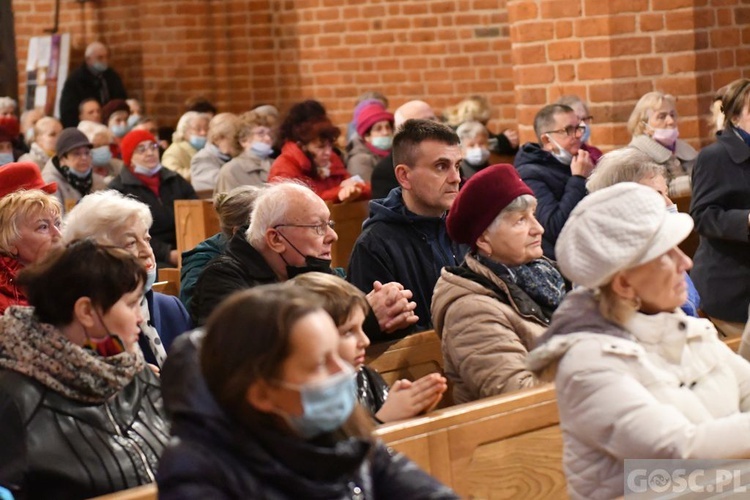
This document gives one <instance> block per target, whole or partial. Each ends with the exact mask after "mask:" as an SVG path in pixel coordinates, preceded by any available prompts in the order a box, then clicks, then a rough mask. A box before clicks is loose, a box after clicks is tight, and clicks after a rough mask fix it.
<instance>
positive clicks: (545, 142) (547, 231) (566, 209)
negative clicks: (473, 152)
mask: <svg viewBox="0 0 750 500" xmlns="http://www.w3.org/2000/svg"><path fill="white" fill-rule="evenodd" d="M584 131H585V127H584V126H583V125H581V124H580V122H579V120H578V117H577V116H576V114H575V112H574V111H573V110H572V109H571V108H570V107H569V106H565V105H562V104H549V105H547V106H545V107H543V108H542V109H540V110H539V112H538V113H537V114H536V116H535V117H534V132H535V133H536V136H537V139H538V140H539V143H531V142H529V143H526V144H524V145H523V146H522V147H521V150H520V151H519V152H518V154H517V155H516V160H515V167H516V169H517V170H518V173H519V175H520V176H521V179H523V181H524V182H525V183H526V184H527V185H528V186H529V187H530V188H531V189H532V190H533V191H534V196H535V197H536V199H537V208H536V218H537V220H539V222H540V223H541V224H542V227H544V236H543V237H542V249H543V250H544V255H545V257H547V258H550V259H552V260H555V242H556V241H557V236H558V235H559V234H560V231H561V230H562V227H563V225H565V222H566V221H567V220H568V216H569V215H570V212H572V211H573V208H575V206H576V205H577V204H578V202H579V201H581V200H582V199H583V197H584V196H586V179H587V178H588V177H589V175H591V172H592V171H593V170H594V163H593V162H592V161H591V157H590V156H589V153H588V152H586V151H584V150H583V149H581V137H582V136H583V133H584Z"/></svg>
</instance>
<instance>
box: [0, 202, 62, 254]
mask: <svg viewBox="0 0 750 500" xmlns="http://www.w3.org/2000/svg"><path fill="white" fill-rule="evenodd" d="M45 211H46V212H51V213H52V215H54V216H55V217H59V216H60V214H61V213H62V206H61V205H60V202H59V201H58V200H57V198H55V197H54V196H51V195H49V194H47V193H45V192H44V191H41V190H39V189H30V190H28V191H27V190H24V189H22V190H20V191H15V192H13V193H10V194H7V195H5V196H3V197H2V198H0V253H3V254H5V255H9V256H13V252H12V250H11V247H12V246H14V244H15V243H16V241H18V239H19V238H20V237H21V232H20V231H19V229H18V226H19V223H20V222H21V221H22V220H25V219H26V218H28V217H30V216H32V215H33V214H37V213H41V212H45Z"/></svg>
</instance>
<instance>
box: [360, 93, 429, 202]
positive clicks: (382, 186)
mask: <svg viewBox="0 0 750 500" xmlns="http://www.w3.org/2000/svg"><path fill="white" fill-rule="evenodd" d="M393 118H394V120H393V130H394V131H395V132H398V129H399V128H401V125H403V124H404V122H405V121H406V120H433V121H435V120H437V117H436V116H435V112H434V111H433V110H432V107H431V106H430V105H429V104H427V103H426V102H424V101H418V100H417V101H409V102H406V103H404V104H402V105H401V107H399V108H398V109H397V110H396V112H395V113H394V114H393ZM371 182H372V198H373V199H374V200H377V199H379V198H385V197H386V196H388V193H390V192H391V189H393V188H397V187H399V184H398V181H397V180H396V172H395V166H394V165H393V152H391V154H389V155H388V156H386V157H385V158H383V159H382V160H380V162H379V163H378V164H377V165H375V168H374V169H373V171H372V180H371Z"/></svg>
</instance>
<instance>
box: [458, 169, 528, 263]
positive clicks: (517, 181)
mask: <svg viewBox="0 0 750 500" xmlns="http://www.w3.org/2000/svg"><path fill="white" fill-rule="evenodd" d="M524 194H530V195H532V196H533V195H534V192H533V191H532V190H531V188H529V186H527V185H526V183H524V182H523V181H522V180H521V178H520V177H519V176H518V172H516V169H515V168H514V167H513V165H508V164H505V163H503V164H499V165H492V166H490V167H487V168H485V169H482V170H480V171H479V172H477V173H476V174H474V175H472V176H471V178H470V179H469V180H468V181H467V182H466V184H464V187H463V188H461V191H459V193H458V196H457V197H456V199H455V200H454V201H453V205H451V209H450V212H448V217H447V219H446V226H447V229H448V236H450V238H451V239H452V240H453V241H455V242H456V243H463V244H466V245H471V247H472V248H476V242H477V239H478V238H479V237H480V236H481V235H482V233H483V232H484V231H485V229H487V228H488V227H489V225H490V224H492V221H493V220H495V217H497V215H498V214H499V213H500V212H501V211H502V210H503V209H504V208H505V207H507V206H508V205H510V203H511V202H512V201H513V200H515V199H516V198H518V197H519V196H521V195H524Z"/></svg>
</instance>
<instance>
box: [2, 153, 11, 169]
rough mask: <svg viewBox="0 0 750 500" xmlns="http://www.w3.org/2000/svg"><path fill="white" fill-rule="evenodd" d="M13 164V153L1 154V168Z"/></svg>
mask: <svg viewBox="0 0 750 500" xmlns="http://www.w3.org/2000/svg"><path fill="white" fill-rule="evenodd" d="M8 163H13V153H0V166H2V165H7V164H8Z"/></svg>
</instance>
